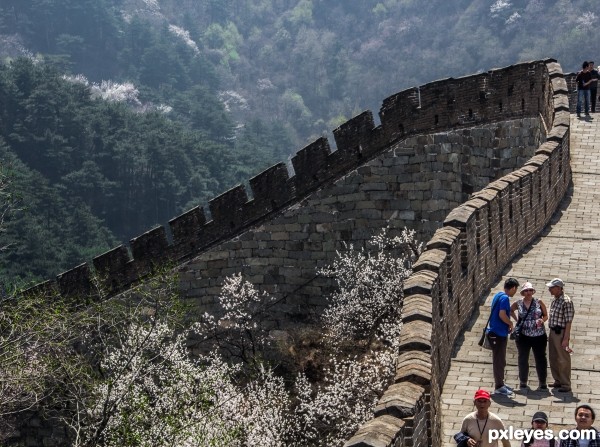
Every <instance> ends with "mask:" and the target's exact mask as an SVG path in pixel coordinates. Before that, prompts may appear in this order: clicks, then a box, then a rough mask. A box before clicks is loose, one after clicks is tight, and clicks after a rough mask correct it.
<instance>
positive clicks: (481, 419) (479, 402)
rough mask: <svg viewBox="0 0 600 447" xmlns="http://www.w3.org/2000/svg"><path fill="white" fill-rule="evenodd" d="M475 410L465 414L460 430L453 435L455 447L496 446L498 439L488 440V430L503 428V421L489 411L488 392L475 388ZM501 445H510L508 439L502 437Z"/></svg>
mask: <svg viewBox="0 0 600 447" xmlns="http://www.w3.org/2000/svg"><path fill="white" fill-rule="evenodd" d="M473 404H474V405H475V411H474V412H472V413H469V414H468V415H466V416H465V418H464V419H463V421H462V426H461V427H460V432H459V433H457V434H456V435H454V440H455V441H456V443H457V445H458V446H457V447H463V446H464V447H497V446H498V441H497V440H495V441H492V442H490V436H489V431H490V430H504V423H503V422H502V419H500V418H499V417H498V416H497V415H496V414H494V413H492V412H491V411H490V405H491V404H492V402H491V400H490V393H488V392H487V391H486V390H477V391H476V392H475V397H474V398H473ZM502 446H503V447H510V441H509V440H508V439H504V438H503V439H502Z"/></svg>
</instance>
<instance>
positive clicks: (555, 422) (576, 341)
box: [442, 114, 600, 446]
mask: <svg viewBox="0 0 600 447" xmlns="http://www.w3.org/2000/svg"><path fill="white" fill-rule="evenodd" d="M592 116H593V117H595V119H593V120H592V121H585V120H580V119H577V118H576V116H575V115H571V167H572V170H573V187H572V188H571V189H570V190H569V191H568V192H567V196H566V197H565V199H564V200H563V202H562V204H561V207H560V210H559V211H557V213H556V215H555V216H553V219H552V221H551V223H550V224H549V225H548V227H547V228H546V229H545V230H544V232H543V235H542V237H540V238H538V239H536V240H535V241H534V242H533V243H532V244H531V245H530V246H528V247H527V248H526V249H525V250H524V251H523V253H522V254H521V255H520V256H519V257H517V258H516V259H515V260H514V261H513V263H512V264H510V265H509V266H508V267H507V269H506V270H505V272H504V276H503V277H502V279H501V280H500V281H498V283H497V284H496V286H495V287H494V288H493V289H492V290H490V294H489V296H488V297H487V299H486V301H485V304H484V305H483V306H482V307H481V308H480V311H479V312H476V315H474V316H473V318H472V321H471V322H470V325H469V328H468V329H467V331H466V332H465V334H464V338H461V339H459V340H458V343H457V346H455V356H454V357H453V360H452V365H451V368H450V372H449V374H448V377H447V379H446V382H445V385H444V389H443V395H442V424H443V445H445V446H456V443H455V442H454V440H453V439H452V435H453V434H454V433H456V432H458V431H459V430H460V426H461V422H462V419H463V417H464V416H465V415H466V414H467V413H469V412H471V411H474V408H473V394H474V393H475V390H477V389H478V388H485V389H487V390H489V391H492V388H493V378H492V364H491V351H486V350H483V349H481V348H480V347H479V346H478V345H477V341H478V340H479V337H480V335H481V332H482V330H483V327H484V325H485V324H486V322H487V318H488V316H489V310H490V303H491V300H492V297H493V295H494V294H495V293H496V292H497V291H498V290H501V289H502V285H503V283H504V280H505V279H506V278H508V277H510V276H513V277H516V278H517V279H518V280H519V282H520V283H521V284H522V283H523V282H525V281H527V280H528V281H531V282H532V283H533V285H534V287H535V288H536V290H537V293H536V295H535V296H536V297H537V298H541V299H542V300H544V302H545V303H546V304H547V306H548V307H550V301H551V296H550V294H549V293H548V289H547V288H546V287H545V283H546V282H547V281H548V280H550V279H552V278H554V277H557V276H558V277H560V278H561V279H562V280H563V281H565V283H566V285H565V292H566V293H567V294H568V295H570V296H571V297H572V298H573V301H574V303H575V320H574V322H573V330H572V333H571V334H572V337H571V339H572V347H573V350H574V353H573V357H572V365H573V370H572V384H573V392H572V393H559V392H554V391H553V390H552V388H551V389H550V391H546V392H541V391H537V390H536V389H537V376H536V373H535V366H534V365H535V363H534V362H533V356H532V357H531V359H530V371H529V384H530V386H531V389H529V390H527V391H526V392H521V391H519V389H518V385H519V379H518V375H517V350H516V347H515V344H514V342H513V341H511V340H509V344H508V349H507V367H506V383H507V384H508V385H510V386H513V387H514V388H515V392H516V394H515V397H514V398H507V397H498V396H494V395H493V396H492V406H491V408H490V410H491V411H492V412H494V413H497V414H498V415H499V416H500V417H501V418H502V419H503V420H504V422H505V425H506V426H509V425H512V426H513V427H514V428H515V429H516V428H528V427H530V426H531V416H532V415H533V413H535V412H536V411H545V412H546V413H547V414H548V416H549V419H550V428H552V429H554V430H560V429H562V428H566V427H571V426H572V425H573V424H574V418H573V411H574V409H575V406H576V403H577V402H581V403H589V404H591V405H592V407H594V408H595V409H596V411H597V412H600V323H599V322H598V320H599V319H600V299H599V298H600V278H599V277H598V275H597V272H599V271H600V218H599V215H600V188H598V186H599V185H600V114H596V115H592ZM548 382H549V383H552V375H551V374H550V370H548ZM512 444H513V445H520V442H518V441H512Z"/></svg>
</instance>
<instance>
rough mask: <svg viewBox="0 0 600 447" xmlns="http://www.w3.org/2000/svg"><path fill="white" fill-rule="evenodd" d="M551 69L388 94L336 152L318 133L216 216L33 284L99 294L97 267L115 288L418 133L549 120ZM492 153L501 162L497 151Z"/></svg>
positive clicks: (539, 64) (343, 129) (516, 69)
mask: <svg viewBox="0 0 600 447" xmlns="http://www.w3.org/2000/svg"><path fill="white" fill-rule="evenodd" d="M546 73H547V69H546V66H545V61H536V62H526V63H521V64H516V65H512V66H510V67H506V68H501V69H495V70H491V71H488V72H485V73H480V74H477V75H472V76H466V77H463V78H458V79H452V78H450V79H444V80H440V81H436V82H432V83H429V84H426V85H423V86H420V87H416V88H411V89H407V90H404V91H402V92H399V93H397V94H395V95H392V96H390V97H389V98H386V99H385V100H384V101H383V104H382V106H381V109H380V111H379V117H380V120H381V124H380V125H378V126H375V123H374V120H373V116H372V113H371V112H370V111H366V112H363V113H362V114H360V115H358V116H356V117H354V118H352V119H351V120H350V121H348V122H346V123H344V124H343V125H341V126H340V127H338V128H337V129H335V130H334V131H333V136H334V139H335V143H336V146H337V150H336V151H334V152H332V151H331V149H330V145H329V142H328V140H327V139H326V138H319V139H318V140H316V141H315V142H313V143H311V144H309V145H308V146H307V147H305V148H303V149H302V150H300V151H298V153H297V154H296V155H295V156H294V157H293V159H292V164H293V168H294V175H293V176H291V177H290V176H289V174H288V171H287V168H286V166H285V164H283V163H279V164H277V165H274V166H272V167H271V168H269V169H267V170H265V171H264V172H262V173H260V174H258V175H257V176H256V177H253V178H252V179H250V181H249V184H250V188H251V190H252V198H251V199H249V197H248V193H247V192H246V190H245V188H244V186H242V185H240V186H237V187H235V188H233V189H231V190H229V191H227V192H225V193H223V194H222V195H220V196H218V197H216V198H214V199H213V200H211V201H210V202H209V204H208V212H209V213H210V219H209V217H208V216H207V214H208V213H207V212H205V210H204V209H203V208H201V207H199V206H198V207H196V208H193V209H191V210H189V211H187V212H186V213H184V214H182V215H181V216H178V217H175V218H174V219H172V220H171V221H170V222H169V228H168V229H167V228H165V227H162V226H160V227H157V228H154V229H152V230H150V231H148V232H146V233H144V234H142V235H140V236H138V237H135V238H133V239H132V240H131V241H130V244H129V247H127V246H124V245H121V246H118V247H116V248H114V249H112V250H110V251H108V252H107V253H104V254H102V255H100V256H97V257H96V258H94V259H93V262H92V263H91V264H87V263H85V264H81V265H79V266H77V267H75V268H73V269H71V270H69V271H67V272H64V273H62V274H60V275H58V276H57V278H56V279H55V280H49V281H46V282H44V283H42V284H39V285H38V286H36V287H35V288H34V290H40V289H41V290H44V291H45V292H50V293H60V294H61V295H64V296H65V295H66V296H68V295H71V296H80V295H89V294H94V287H93V284H94V281H92V277H93V276H94V275H95V276H96V277H97V278H98V279H99V281H100V284H101V285H102V289H103V290H105V291H108V292H109V293H110V294H116V293H118V292H120V291H122V290H124V289H126V288H127V287H129V286H130V285H131V284H133V283H136V282H138V281H140V280H141V279H143V278H144V277H145V276H146V275H148V274H150V273H152V271H153V269H154V267H155V266H156V265H158V264H162V263H164V262H165V261H171V262H175V263H179V262H181V261H185V260H188V259H190V258H192V257H193V256H196V255H197V254H198V253H201V252H202V251H204V250H206V249H209V248H210V247H212V246H214V245H215V244H218V243H219V242H221V241H224V240H228V239H230V238H231V237H234V236H236V235H239V234H241V233H242V232H244V231H245V230H246V229H248V228H250V227H253V226H255V225H260V224H261V223H262V222H266V221H268V220H269V219H271V218H272V217H273V215H274V214H277V213H279V212H281V211H282V210H284V209H286V208H288V207H290V206H296V205H297V204H299V203H300V202H301V201H302V200H303V199H304V198H306V197H307V196H308V195H310V194H311V193H313V192H314V191H316V190H318V189H321V188H323V187H325V186H327V185H328V184H330V183H331V182H333V181H334V180H336V179H338V178H340V177H341V176H344V175H346V174H347V173H348V172H350V171H352V170H354V169H357V168H358V167H359V166H362V165H363V164H365V163H366V162H367V161H369V160H370V159H372V158H374V157H377V156H378V155H379V154H380V153H381V152H382V151H386V150H388V149H390V147H391V146H392V145H394V144H396V143H398V142H399V141H400V140H402V139H404V138H407V137H408V136H411V135H419V134H424V133H432V132H445V131H447V130H449V129H457V128H465V127H473V126H477V125H480V124H485V123H492V122H500V121H506V120H509V119H520V118H524V117H538V116H540V114H541V116H542V117H543V121H544V122H545V123H548V122H551V120H552V116H551V115H547V114H548V113H549V110H550V109H549V108H548V101H549V100H550V99H551V97H550V95H549V90H548V87H549V84H548V83H547V82H545V77H546ZM491 156H492V159H494V163H497V162H498V160H499V159H500V157H497V155H495V154H492V155H491ZM471 182H472V180H470V179H469V178H468V177H467V178H465V179H464V181H463V179H461V183H464V184H465V187H464V188H463V192H465V193H468V192H470V190H471V189H473V190H474V188H475V185H473V184H471ZM409 211H410V210H409ZM415 212H416V211H415ZM430 229H434V228H430Z"/></svg>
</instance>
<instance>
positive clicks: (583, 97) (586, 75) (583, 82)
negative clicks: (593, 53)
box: [575, 61, 594, 118]
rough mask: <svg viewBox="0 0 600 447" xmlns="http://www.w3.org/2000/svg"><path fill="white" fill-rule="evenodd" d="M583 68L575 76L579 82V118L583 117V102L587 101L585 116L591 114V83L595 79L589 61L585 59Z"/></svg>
mask: <svg viewBox="0 0 600 447" xmlns="http://www.w3.org/2000/svg"><path fill="white" fill-rule="evenodd" d="M581 67H582V69H581V71H580V72H579V73H577V76H576V77H575V82H577V118H581V103H585V104H584V106H585V116H587V117H589V116H590V84H591V83H592V82H593V81H594V80H593V79H592V74H591V73H590V68H589V63H588V62H587V61H585V62H584V63H583V64H582V65H581Z"/></svg>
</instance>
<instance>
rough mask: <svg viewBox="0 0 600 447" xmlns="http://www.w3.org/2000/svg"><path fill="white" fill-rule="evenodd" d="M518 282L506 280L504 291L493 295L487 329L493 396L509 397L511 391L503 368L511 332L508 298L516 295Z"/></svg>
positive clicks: (512, 279)
mask: <svg viewBox="0 0 600 447" xmlns="http://www.w3.org/2000/svg"><path fill="white" fill-rule="evenodd" d="M517 287H519V281H517V280H516V279H515V278H508V279H507V280H506V281H505V282H504V290H503V291H502V292H498V293H496V294H495V295H494V298H493V299H492V308H491V309H492V310H491V315H490V324H489V326H488V328H487V332H488V334H489V335H488V337H489V339H490V344H491V346H492V366H493V370H494V388H495V391H494V394H501V395H504V396H510V395H512V394H513V389H512V388H511V387H509V386H506V384H505V383H504V368H506V345H507V341H508V334H510V332H511V331H512V330H513V324H512V321H511V320H510V298H511V297H513V296H514V295H515V293H517Z"/></svg>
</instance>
